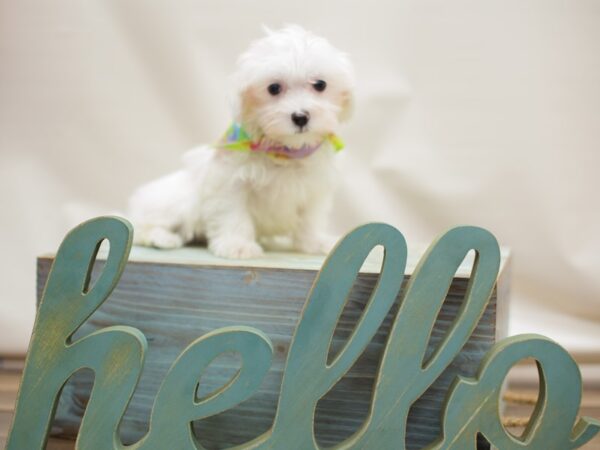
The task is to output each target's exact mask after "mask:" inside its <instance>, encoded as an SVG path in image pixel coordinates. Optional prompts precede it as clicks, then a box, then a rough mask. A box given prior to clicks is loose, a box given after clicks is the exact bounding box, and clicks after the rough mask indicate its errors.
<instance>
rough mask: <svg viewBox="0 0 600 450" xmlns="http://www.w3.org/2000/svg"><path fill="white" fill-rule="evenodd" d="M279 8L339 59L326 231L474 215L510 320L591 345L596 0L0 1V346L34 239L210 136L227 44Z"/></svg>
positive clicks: (437, 225) (11, 327)
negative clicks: (337, 163) (348, 71)
mask: <svg viewBox="0 0 600 450" xmlns="http://www.w3.org/2000/svg"><path fill="white" fill-rule="evenodd" d="M289 22H292V23H299V24H301V25H304V26H305V27H307V28H309V29H312V30H314V31H315V32H317V33H319V34H322V35H324V36H326V37H328V38H329V39H330V40H331V41H332V42H333V43H334V44H335V45H337V46H338V47H341V48H343V49H344V50H346V51H348V52H349V53H350V54H351V55H352V59H353V61H354V63H355V65H356V67H357V78H358V93H357V104H356V114H355V117H354V119H353V121H352V122H351V124H350V125H349V126H348V127H347V129H346V130H345V132H344V133H343V137H344V138H345V140H346V142H347V144H348V148H347V150H346V151H345V153H346V156H345V158H344V160H343V162H342V166H343V170H342V172H343V176H344V182H343V183H342V187H341V189H340V190H339V192H338V194H337V201H336V205H335V211H334V216H333V218H332V219H333V220H332V221H333V224H332V225H333V227H334V229H335V231H337V232H339V233H341V232H344V231H347V230H349V229H350V228H351V227H353V226H355V225H357V224H360V223H364V222H367V221H374V220H377V221H386V222H390V223H392V224H393V225H395V226H396V227H398V228H399V229H400V230H401V231H403V232H404V234H405V236H406V237H407V239H408V240H409V241H411V242H417V241H419V242H420V241H423V242H428V241H430V240H431V239H432V238H433V237H434V236H435V235H436V234H437V233H439V232H441V231H442V230H444V229H445V228H447V227H449V226H452V225H456V224H463V223H469V224H475V225H480V226H483V227H487V228H489V229H490V230H491V231H493V232H494V233H495V234H496V235H497V236H498V238H499V239H500V241H501V242H502V243H503V244H504V245H508V246H511V247H512V248H513V250H514V256H515V266H514V288H513V300H514V301H513V310H512V319H513V322H512V330H513V332H521V331H538V332H542V333H544V334H547V335H549V336H551V337H554V338H555V339H558V340H559V341H560V342H562V343H563V344H565V345H567V346H568V347H569V349H571V350H574V351H578V352H580V351H581V352H592V351H594V350H596V351H598V349H599V347H600V238H599V236H600V234H599V226H600V208H599V204H598V203H599V202H598V194H599V193H600V181H599V178H600V177H599V173H598V172H599V170H600V152H599V150H600V149H599V145H600V3H598V2H597V1H578V2H563V1H559V0H537V1H523V0H508V1H507V0H502V1H500V0H495V1H488V2H479V1H475V0H472V1H466V0H459V1H454V2H445V1H441V0H440V1H398V0H387V1H380V2H377V3H374V2H365V1H361V2H358V1H342V0H337V1H329V2H323V1H313V0H305V1H303V2H285V3H284V2H280V1H275V0H272V1H261V2H242V1H240V0H237V1H233V0H211V1H192V0H189V1H181V2H170V1H166V0H165V1H160V2H156V1H153V2H150V1H147V0H135V1H133V0H112V1H101V0H88V1H85V2H72V1H67V0H63V1H58V0H44V1H42V0H38V1H30V0H19V1H18V2H17V1H10V0H0V152H1V153H0V204H1V205H2V216H1V222H0V233H1V234H0V236H1V239H2V241H1V242H2V249H3V255H2V256H3V257H2V259H1V260H0V277H1V278H0V353H20V352H23V351H24V350H25V348H26V343H27V340H28V336H29V332H30V328H31V325H32V321H33V316H34V307H33V304H34V292H35V290H34V280H35V256H36V254H39V253H40V252H43V251H47V250H52V249H55V248H56V246H57V245H58V243H59V242H60V240H61V238H62V236H63V235H64V233H65V232H66V230H67V229H68V227H70V226H71V225H72V224H73V221H74V220H78V219H79V218H82V217H84V216H86V215H87V214H94V213H96V212H104V211H114V210H123V209H124V207H125V204H126V198H127V195H128V194H129V193H130V192H131V190H132V189H133V188H134V187H135V186H136V185H138V184H140V183H141V182H143V181H145V180H148V179H150V178H152V177H155V176H158V175H160V174H162V173H165V172H166V171H168V170H171V169H174V168H176V167H177V166H178V157H179V156H180V155H181V154H182V153H183V152H184V151H185V150H186V149H187V148H189V147H191V146H193V145H195V144H198V143H203V142H212V141H213V140H214V139H215V138H216V137H218V136H219V135H220V134H221V132H222V131H223V130H224V128H225V127H226V125H227V124H228V121H229V112H228V105H227V102H226V98H227V86H228V84H227V78H226V76H227V74H228V73H230V72H231V71H232V69H233V64H234V61H235V58H236V56H237V54H238V53H240V52H241V51H242V50H243V49H244V48H245V47H246V45H247V43H248V42H249V41H250V40H251V39H253V38H255V37H257V36H259V35H260V24H261V23H264V24H267V25H270V26H272V27H278V26H280V25H282V24H284V23H289Z"/></svg>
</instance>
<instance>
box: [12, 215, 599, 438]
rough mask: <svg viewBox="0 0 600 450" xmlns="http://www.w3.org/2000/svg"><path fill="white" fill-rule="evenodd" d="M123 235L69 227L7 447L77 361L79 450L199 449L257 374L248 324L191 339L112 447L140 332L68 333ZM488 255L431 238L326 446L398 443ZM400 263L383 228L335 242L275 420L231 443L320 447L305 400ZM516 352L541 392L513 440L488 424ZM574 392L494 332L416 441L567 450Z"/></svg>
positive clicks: (469, 315) (561, 362)
mask: <svg viewBox="0 0 600 450" xmlns="http://www.w3.org/2000/svg"><path fill="white" fill-rule="evenodd" d="M131 237H132V229H131V225H130V224H129V223H128V222H127V221H125V220H123V219H120V218H116V217H102V218H98V219H94V220H91V221H88V222H86V223H83V224H81V225H80V226H78V227H77V228H75V229H74V230H73V231H71V232H70V233H69V234H68V235H67V237H66V238H65V240H64V241H63V243H62V244H61V246H60V248H59V250H58V253H57V255H56V259H55V262H54V264H53V266H52V270H51V272H50V275H49V277H48V281H47V284H46V288H45V291H44V294H43V298H42V302H41V304H40V307H39V310H38V315H37V318H36V323H35V326H34V331H33V335H32V338H31V343H30V347H29V351H28V355H27V361H26V366H25V370H24V373H23V380H22V382H21V387H20V391H19V397H18V400H17V405H16V410H15V417H14V421H13V425H12V429H11V432H10V434H9V438H8V446H7V449H9V450H24V449H27V450H38V449H43V448H44V447H45V443H46V440H47V438H48V432H49V427H50V424H51V422H52V418H53V415H54V411H55V409H56V404H57V401H58V397H59V396H60V392H61V389H62V387H63V386H64V384H65V383H66V382H67V380H68V379H69V378H70V376H71V375H72V374H73V373H74V372H76V371H78V370H80V369H82V368H89V369H92V370H93V371H94V374H95V378H94V385H93V388H92V392H91V396H90V399H89V402H88V405H87V408H86V411H85V414H84V416H83V419H82V422H81V427H80V431H79V435H78V438H77V443H76V448H77V449H86V450H97V449H115V450H117V449H131V450H137V449H145V450H165V449H176V450H197V449H203V447H202V445H201V444H200V442H199V441H198V439H197V438H196V436H194V433H193V431H192V427H191V422H192V421H194V420H198V419H202V418H205V417H209V416H211V415H214V414H218V413H220V412H222V411H225V410H227V409H229V408H232V407H234V406H235V405H237V404H238V403H240V402H242V401H244V400H245V399H247V398H249V397H250V396H252V394H253V392H254V391H255V390H256V389H257V388H258V386H259V385H260V383H261V381H262V379H263V377H264V375H265V374H266V373H267V371H268V370H269V367H270V364H271V357H272V351H273V349H272V346H271V343H270V340H269V338H268V337H267V336H265V335H264V334H263V333H262V332H261V331H260V330H257V329H255V328H251V327H227V328H221V329H218V330H215V331H213V332H211V333H208V334H206V335H204V336H202V337H200V338H198V339H196V340H195V341H194V342H192V343H191V344H190V345H189V346H188V347H187V348H186V349H185V350H184V351H183V352H182V354H181V355H180V356H179V357H178V358H177V359H176V360H175V361H174V362H173V365H172V366H171V368H170V370H169V372H168V373H167V375H166V377H165V379H164V380H163V382H162V385H161V387H160V389H159V392H158V394H157V396H156V398H155V402H154V406H153V409H152V416H151V421H150V430H149V432H148V433H147V435H146V436H144V437H143V438H142V439H141V440H139V441H138V442H136V443H135V444H133V445H128V446H125V445H124V444H122V442H121V441H120V439H119V435H118V429H119V423H120V421H121V418H122V416H123V414H124V412H125V409H126V408H127V405H128V403H129V400H130V399H131V396H132V394H133V392H134V390H135V387H136V384H137V382H138V380H139V377H140V374H141V371H142V368H143V364H144V354H145V351H146V349H147V343H146V339H145V337H144V335H143V334H142V333H141V332H140V331H139V330H137V329H135V328H132V327H126V326H112V327H107V328H104V329H102V330H100V331H97V332H94V333H91V334H89V335H88V336H85V337H83V338H81V339H78V340H76V341H73V340H72V336H73V334H74V333H75V331H76V330H77V329H78V328H79V327H80V326H81V325H82V324H83V323H84V322H85V320H86V319H87V318H88V317H89V316H90V315H91V314H92V313H93V312H94V311H95V310H96V309H97V308H98V307H99V306H100V305H101V304H102V302H104V301H105V300H106V298H107V297H108V296H109V295H110V293H111V291H112V290H113V288H114V287H115V286H116V284H117V282H118V280H119V278H120V276H121V273H122V271H123V269H124V267H125V264H126V262H127V257H128V255H129V251H130V248H131ZM105 239H107V240H108V241H109V243H110V251H109V254H108V257H107V261H106V264H105V266H104V269H103V271H102V273H101V275H100V276H99V278H98V279H97V280H96V282H95V283H94V284H93V286H90V274H91V267H92V266H93V263H94V260H95V258H96V253H97V251H98V248H99V245H100V243H101V242H102V241H103V240H105ZM378 245H381V246H383V247H384V250H385V256H384V261H383V265H382V269H381V273H380V276H379V280H378V282H377V285H376V287H375V289H374V291H373V293H372V294H371V297H370V300H369V302H368V304H367V307H366V308H365V311H364V314H363V316H362V318H361V319H360V321H359V322H358V324H357V325H356V327H355V329H354V331H353V333H352V335H351V336H350V338H349V339H348V342H347V343H346V345H345V346H344V348H343V349H342V350H341V351H340V352H339V353H338V354H337V355H336V356H335V358H334V359H333V361H331V362H328V360H327V358H328V353H329V346H330V342H331V337H332V335H333V332H334V330H335V327H336V323H337V321H338V318H339V315H340V313H341V311H342V310H343V308H344V304H345V302H346V297H347V295H348V293H349V291H350V289H351V287H352V285H353V282H354V279H355V278H356V276H357V274H358V271H359V269H360V267H361V265H362V263H363V262H364V259H365V258H366V257H367V255H368V254H369V253H370V251H371V250H372V249H373V248H374V247H375V246H378ZM470 250H475V252H476V258H475V263H474V266H473V271H472V275H471V279H470V281H469V285H468V288H467V292H466V295H465V298H464V301H463V306H462V308H461V309H460V310H459V312H458V316H457V317H456V319H455V321H454V323H453V324H452V325H451V326H450V328H449V330H448V331H447V334H446V336H445V338H444V339H443V340H442V342H441V344H440V345H439V346H438V348H437V349H436V350H435V351H434V352H433V354H432V355H429V356H428V358H427V359H425V355H426V350H427V344H428V341H429V337H430V333H431V330H432V327H433V324H434V322H435V319H436V317H437V313H438V312H439V310H440V308H441V305H442V303H443V301H444V298H445V296H446V292H447V291H448V288H449V286H450V283H451V281H452V278H453V276H454V273H455V272H456V269H457V268H458V266H459V265H460V263H461V261H462V260H463V259H464V257H465V255H466V254H467V253H468V252H469V251H470ZM499 261H500V257H499V249H498V244H497V242H496V240H495V238H494V237H493V236H492V235H491V234H490V233H489V232H487V231H485V230H483V229H481V228H476V227H459V228H454V229H452V230H450V231H448V232H447V233H445V234H443V235H442V236H441V237H440V238H439V239H437V240H436V241H435V242H434V243H433V244H432V245H431V246H430V248H429V250H428V251H427V252H426V254H425V255H424V256H423V258H422V259H421V261H420V263H419V265H418V266H417V269H416V270H415V272H414V274H413V276H412V278H411V280H410V282H409V284H408V286H407V287H406V289H405V291H404V292H403V295H402V297H401V303H400V308H399V310H398V313H397V315H396V318H395V320H394V324H393V326H392V329H391V331H390V334H389V337H388V340H387V343H386V348H385V350H384V353H383V355H382V359H381V362H380V367H379V371H378V375H377V378H376V383H375V386H374V391H373V398H372V404H371V408H370V411H369V415H368V417H367V420H366V421H365V423H364V425H363V426H362V427H361V429H359V430H358V431H357V432H356V433H355V434H354V435H353V436H351V437H350V438H349V439H347V440H345V441H344V442H342V443H340V444H339V445H338V446H336V447H335V448H336V449H373V450H379V449H404V448H405V435H406V423H407V415H408V411H409V408H410V406H411V405H412V403H413V402H414V401H415V400H416V399H418V398H419V397H420V396H421V395H422V394H423V392H424V391H425V390H426V389H427V388H428V387H429V385H431V384H432V383H433V382H434V381H435V380H436V378H437V377H438V376H439V375H440V373H441V372H442V371H443V370H444V369H445V368H446V367H447V366H448V365H449V364H450V362H451V361H452V360H453V359H454V357H455V356H456V355H457V353H458V352H460V350H461V348H462V346H463V345H464V344H465V342H466V341H467V339H468V337H469V336H470V334H471V333H472V332H473V329H474V328H475V326H476V324H477V322H478V320H479V318H480V317H481V314H482V313H483V311H484V309H485V307H486V305H487V302H488V300H489V298H490V295H491V293H492V290H493V287H494V284H495V281H496V277H497V274H498V268H499ZM405 265H406V243H405V240H404V237H403V236H402V234H401V233H400V232H399V231H397V230H396V229H395V228H393V227H391V226H389V225H384V224H369V225H365V226H362V227H359V228H357V229H356V230H354V231H352V232H351V233H350V234H348V235H347V236H346V237H345V238H344V239H343V240H342V241H341V242H340V243H339V244H338V245H337V247H336V248H335V249H334V250H333V252H332V253H331V255H330V256H329V257H328V258H327V260H326V261H325V263H324V265H323V268H322V269H321V271H320V273H319V275H318V277H317V279H316V280H315V283H314V285H313V288H312V290H311V292H310V294H309V297H308V299H307V302H306V304H305V306H304V309H303V312H302V315H301V318H300V321H299V323H298V326H297V329H296V332H295V334H294V337H293V340H292V344H291V346H290V349H289V353H288V357H287V362H286V367H285V372H284V377H283V382H282V386H281V393H280V398H279V404H278V408H277V414H276V417H275V421H274V423H273V426H272V428H271V429H270V430H269V431H268V432H266V433H265V434H263V435H261V436H259V437H258V438H256V439H254V440H253V441H251V442H247V443H245V444H243V445H241V446H237V447H235V448H236V449H282V450H284V449H285V450H290V449H298V450H311V449H315V450H316V449H319V446H318V445H317V442H316V440H315V436H314V411H315V407H316V404H317V402H318V401H319V399H320V398H321V397H322V396H323V395H325V394H326V393H327V392H328V391H329V390H330V389H331V388H332V387H333V386H334V385H335V384H336V382H337V381H338V380H339V379H340V378H341V377H343V376H344V374H345V373H346V372H347V371H348V370H349V368H350V367H351V366H352V364H353V363H354V362H355V361H356V359H357V358H358V357H359V356H360V354H361V353H362V352H363V350H364V349H365V347H366V345H367V344H368V343H369V341H370V340H371V339H372V337H373V336H374V334H375V332H376V331H377V329H378V327H379V325H380V324H381V322H382V321H383V319H384V317H385V315H386V314H387V312H388V310H389V308H390V307H391V305H392V303H393V302H394V300H395V299H396V297H397V294H398V292H399V290H400V288H401V283H402V280H403V274H404V268H405ZM231 351H233V352H237V353H238V354H239V355H240V356H241V359H242V365H241V368H240V370H239V372H238V373H237V375H235V376H234V378H233V379H232V380H231V381H230V382H229V383H227V384H226V385H225V386H223V387H222V388H221V389H219V390H218V391H217V392H214V393H212V394H211V395H209V396H208V397H206V398H198V394H197V392H198V382H199V381H198V380H199V379H200V377H201V375H202V372H203V371H204V369H205V368H206V367H207V366H208V365H209V364H210V363H211V361H213V360H214V359H215V358H216V357H218V356H219V355H220V354H221V353H223V352H231ZM526 357H532V358H534V359H535V360H536V361H537V364H538V368H539V373H540V380H541V381H540V386H541V389H540V394H541V395H540V400H539V401H538V404H537V406H536V409H535V411H534V413H533V415H532V419H531V422H530V425H529V427H528V428H527V429H526V431H525V433H524V434H523V436H522V437H520V438H516V437H514V436H513V435H511V434H510V433H508V432H507V431H506V430H505V429H504V427H503V426H502V424H501V422H500V417H499V415H498V401H499V400H498V397H499V392H500V388H501V385H502V383H503V381H504V378H505V376H506V374H507V373H508V370H509V369H510V368H511V367H512V366H513V365H514V364H516V363H517V362H518V361H519V360H521V359H523V358H526ZM580 400H581V375H580V372H579V369H578V367H577V365H576V364H575V362H574V361H573V359H572V358H571V357H570V356H569V354H568V353H567V352H566V351H565V350H563V349H562V348H561V347H560V346H558V345H557V344H556V343H554V342H552V341H551V340H549V339H547V338H544V337H541V336H536V335H524V336H518V337H513V338H510V339H506V340H504V341H502V342H500V343H498V344H497V345H495V346H494V348H493V349H492V350H491V351H490V352H489V353H488V354H487V356H486V358H485V359H484V361H483V362H482V364H481V367H480V370H479V373H478V375H477V377H475V378H473V379H464V378H459V379H458V380H457V381H456V382H455V383H454V385H453V387H452V388H451V389H450V391H449V393H448V398H447V401H446V405H445V408H444V417H443V435H442V436H440V438H439V440H438V441H437V442H435V443H433V444H432V445H431V446H429V447H428V448H430V449H460V450H463V449H469V448H472V449H474V448H475V446H476V444H475V442H476V435H477V433H481V434H483V435H484V436H485V438H486V439H487V440H488V441H489V442H490V443H491V444H492V445H493V446H495V447H497V448H499V449H501V450H511V449H539V450H542V449H543V450H548V449H560V450H566V449H573V448H578V447H580V446H581V445H583V444H585V443H586V442H587V441H589V440H590V439H591V438H592V437H593V436H594V435H596V434H597V433H598V431H599V430H600V422H599V421H597V420H595V419H592V418H581V419H580V420H579V421H578V422H577V423H575V421H576V417H577V411H578V409H579V404H580Z"/></svg>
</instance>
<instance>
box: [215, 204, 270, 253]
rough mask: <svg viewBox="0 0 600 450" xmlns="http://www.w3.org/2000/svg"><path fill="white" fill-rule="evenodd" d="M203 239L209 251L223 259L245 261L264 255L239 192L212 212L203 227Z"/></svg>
mask: <svg viewBox="0 0 600 450" xmlns="http://www.w3.org/2000/svg"><path fill="white" fill-rule="evenodd" d="M206 238H207V240H208V248H209V250H210V251H211V252H213V253H214V254H215V255H216V256H220V257H222V258H234V259H248V258H257V257H259V256H261V255H262V254H263V249H262V247H261V246H260V245H259V244H258V243H257V242H256V232H255V228H254V223H253V221H252V217H251V215H250V213H249V212H248V210H247V207H246V198H245V196H244V195H243V194H242V193H232V194H231V195H230V196H228V198H227V201H226V202H221V203H220V204H219V206H218V210H214V211H213V212H212V214H211V215H210V220H209V221H208V222H207V224H206Z"/></svg>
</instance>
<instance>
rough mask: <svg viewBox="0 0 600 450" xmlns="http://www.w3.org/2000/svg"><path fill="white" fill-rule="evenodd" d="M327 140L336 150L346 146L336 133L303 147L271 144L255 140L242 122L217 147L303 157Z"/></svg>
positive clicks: (232, 128)
mask: <svg viewBox="0 0 600 450" xmlns="http://www.w3.org/2000/svg"><path fill="white" fill-rule="evenodd" d="M325 141H329V142H330V143H331V145H332V146H333V148H334V150H335V151H336V152H339V151H340V150H341V149H342V148H344V143H343V142H342V140H341V139H340V138H338V137H337V136H336V135H335V134H330V135H328V136H327V137H326V138H325V139H324V140H323V141H321V142H319V143H318V144H315V145H306V144H305V145H303V146H302V147H297V148H294V147H288V146H285V145H280V144H271V143H268V142H264V141H263V140H259V141H253V140H252V138H251V137H250V135H249V134H248V132H247V131H246V130H244V128H243V127H242V126H241V125H240V124H238V123H232V124H231V126H230V127H229V128H228V129H227V131H226V132H225V134H224V135H223V137H222V138H221V140H220V141H219V142H218V143H217V144H216V145H215V147H216V148H222V149H226V150H237V151H242V152H255V153H266V154H267V155H269V156H271V157H273V158H281V159H301V158H306V157H307V156H310V155H312V154H313V153H314V152H316V151H317V150H318V149H319V148H320V147H321V145H323V142H325Z"/></svg>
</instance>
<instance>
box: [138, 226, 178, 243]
mask: <svg viewBox="0 0 600 450" xmlns="http://www.w3.org/2000/svg"><path fill="white" fill-rule="evenodd" d="M133 243H134V244H135V245H143V246H145V247H156V248H164V249H168V248H178V247H182V246H183V244H184V241H183V238H182V237H181V236H180V235H179V234H177V233H174V232H172V231H170V230H168V229H167V228H164V227H160V226H154V225H145V226H136V227H135V229H134V232H133Z"/></svg>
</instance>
